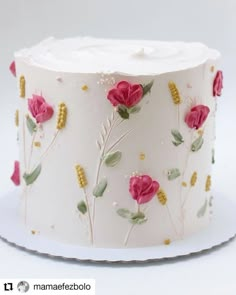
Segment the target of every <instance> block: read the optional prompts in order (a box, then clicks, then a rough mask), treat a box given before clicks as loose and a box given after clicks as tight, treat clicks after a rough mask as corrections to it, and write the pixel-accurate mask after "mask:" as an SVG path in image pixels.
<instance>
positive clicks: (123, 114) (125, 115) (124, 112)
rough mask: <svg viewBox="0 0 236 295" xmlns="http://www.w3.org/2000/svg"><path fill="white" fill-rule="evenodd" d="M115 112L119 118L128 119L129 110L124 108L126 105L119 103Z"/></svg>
mask: <svg viewBox="0 0 236 295" xmlns="http://www.w3.org/2000/svg"><path fill="white" fill-rule="evenodd" d="M117 112H118V114H119V115H120V116H121V118H123V119H125V120H127V119H129V112H128V109H127V108H126V106H124V105H121V104H120V105H119V106H118V110H117Z"/></svg>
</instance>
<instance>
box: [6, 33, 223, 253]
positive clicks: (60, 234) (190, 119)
mask: <svg viewBox="0 0 236 295" xmlns="http://www.w3.org/2000/svg"><path fill="white" fill-rule="evenodd" d="M219 57H220V54H219V52H218V51H216V50H213V49H209V48H208V47H206V46H205V45H203V44H201V43H184V42H159V41H141V40H140V41H138V40H133V41H132V40H109V39H95V38H90V37H78V38H71V39H64V40H56V39H54V38H49V39H47V40H44V41H43V42H41V43H39V44H38V45H36V46H34V47H32V48H29V49H23V50H20V51H18V52H16V53H15V61H14V62H13V63H12V64H11V66H10V70H11V72H12V73H13V74H14V75H15V76H16V79H17V84H18V88H19V99H18V109H17V111H16V120H15V121H16V125H17V128H18V141H19V150H20V159H19V161H15V168H14V172H13V174H12V176H11V179H12V181H13V182H14V183H15V185H19V186H20V196H19V199H20V202H19V222H21V223H22V224H23V226H25V229H26V230H27V231H28V232H29V235H41V236H43V237H45V238H48V239H52V240H56V241H59V242H60V243H69V244H74V245H78V246H86V247H90V246H93V247H107V248H126V247H133V248H135V247H148V246H155V245H162V244H165V245H169V244H170V243H173V242H174V241H176V240H180V239H186V238H187V237H188V236H189V235H191V234H194V233H195V232H197V231H200V230H203V229H204V228H205V227H207V226H208V224H209V222H210V220H211V216H212V194H211V168H212V163H214V140H215V113H216V106H217V97H218V96H220V95H221V90H222V87H223V86H222V80H223V76H222V71H221V70H219V68H218V61H219Z"/></svg>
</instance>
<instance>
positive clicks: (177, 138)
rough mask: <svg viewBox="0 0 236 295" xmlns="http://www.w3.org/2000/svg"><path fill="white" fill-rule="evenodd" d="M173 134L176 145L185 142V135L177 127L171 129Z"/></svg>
mask: <svg viewBox="0 0 236 295" xmlns="http://www.w3.org/2000/svg"><path fill="white" fill-rule="evenodd" d="M171 134H172V136H173V137H174V139H175V141H172V143H173V144H174V145H175V146H178V145H180V144H181V143H183V142H184V139H183V136H182V135H181V133H180V132H179V131H178V130H177V129H171Z"/></svg>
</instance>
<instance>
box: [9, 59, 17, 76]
mask: <svg viewBox="0 0 236 295" xmlns="http://www.w3.org/2000/svg"><path fill="white" fill-rule="evenodd" d="M9 70H10V71H11V73H12V75H13V76H15V77H16V64H15V62H14V61H13V62H12V63H11V64H10V67H9Z"/></svg>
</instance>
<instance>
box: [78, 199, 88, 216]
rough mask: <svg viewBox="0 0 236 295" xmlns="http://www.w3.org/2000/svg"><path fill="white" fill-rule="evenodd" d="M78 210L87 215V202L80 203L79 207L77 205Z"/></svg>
mask: <svg viewBox="0 0 236 295" xmlns="http://www.w3.org/2000/svg"><path fill="white" fill-rule="evenodd" d="M77 209H78V210H79V212H81V213H82V214H85V213H86V212H87V205H86V204H85V201H81V202H79V203H78V205H77Z"/></svg>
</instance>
